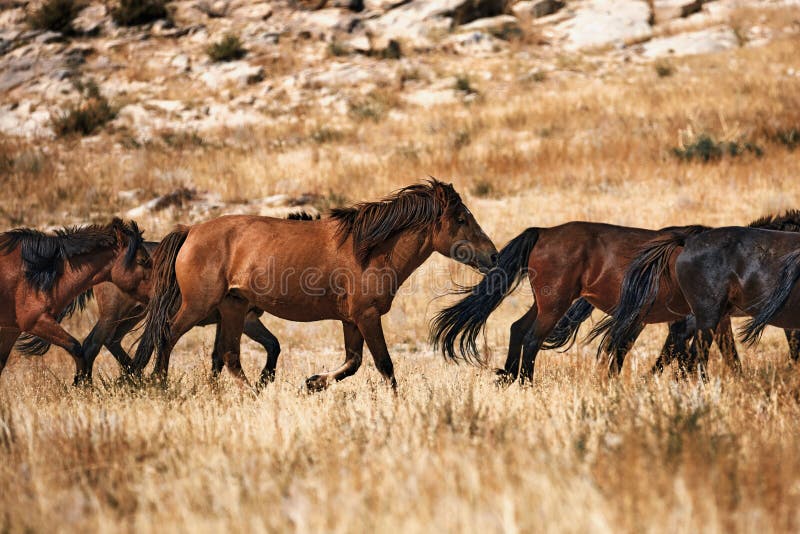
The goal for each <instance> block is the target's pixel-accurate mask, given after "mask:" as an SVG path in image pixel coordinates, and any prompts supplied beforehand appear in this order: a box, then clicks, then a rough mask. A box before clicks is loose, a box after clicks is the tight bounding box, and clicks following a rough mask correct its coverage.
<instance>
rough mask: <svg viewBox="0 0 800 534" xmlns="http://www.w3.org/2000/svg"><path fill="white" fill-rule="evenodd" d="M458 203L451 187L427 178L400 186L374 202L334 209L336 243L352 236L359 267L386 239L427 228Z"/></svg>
mask: <svg viewBox="0 0 800 534" xmlns="http://www.w3.org/2000/svg"><path fill="white" fill-rule="evenodd" d="M460 203H461V197H460V196H459V195H458V193H457V192H456V190H455V189H454V188H453V186H452V185H450V184H445V183H443V182H440V181H439V180H436V179H435V178H431V179H430V180H428V181H426V182H423V183H419V184H414V185H409V186H407V187H404V188H402V189H400V190H398V191H395V192H394V193H392V194H391V195H389V196H387V197H385V198H383V199H381V200H379V201H377V202H360V203H358V204H354V205H352V206H350V207H346V208H334V209H332V210H331V218H332V219H334V220H336V221H337V222H338V225H339V226H338V229H337V231H336V235H337V237H338V238H339V240H340V244H341V243H343V242H344V241H345V240H346V239H347V237H348V236H352V237H353V249H354V252H355V255H356V258H357V259H358V261H359V262H361V264H362V265H363V264H365V263H366V262H367V260H368V259H369V257H370V255H371V254H372V251H373V250H374V249H375V248H376V247H377V246H379V245H380V244H382V243H384V242H385V241H386V240H387V239H389V238H390V237H392V236H394V235H397V234H398V233H400V232H404V231H412V232H413V231H419V230H422V229H424V228H427V227H429V226H431V225H433V224H435V223H436V222H437V221H438V220H439V218H440V217H441V216H442V215H444V214H445V213H447V212H448V210H452V209H454V208H455V207H456V206H458V205H459V204H460Z"/></svg>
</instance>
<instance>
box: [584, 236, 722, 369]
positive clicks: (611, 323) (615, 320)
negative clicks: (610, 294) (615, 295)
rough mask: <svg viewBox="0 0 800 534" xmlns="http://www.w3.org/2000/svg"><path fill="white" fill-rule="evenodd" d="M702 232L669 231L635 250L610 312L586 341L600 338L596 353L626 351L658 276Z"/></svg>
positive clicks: (652, 300) (653, 297) (653, 294)
mask: <svg viewBox="0 0 800 534" xmlns="http://www.w3.org/2000/svg"><path fill="white" fill-rule="evenodd" d="M706 230H708V228H707V227H705V226H682V227H673V228H669V229H667V231H666V233H665V234H664V235H660V236H658V237H656V238H654V239H652V240H650V241H649V242H648V243H646V244H645V245H644V246H643V247H642V248H641V249H640V250H639V253H638V255H637V256H636V258H634V260H633V261H632V262H631V264H630V265H629V266H628V270H627V271H625V277H624V278H623V279H622V287H621V288H620V297H619V302H618V303H617V306H616V308H615V309H614V312H613V313H612V314H611V315H610V316H608V317H606V318H605V319H603V320H602V321H600V322H599V323H598V324H597V326H595V327H594V328H593V329H592V331H591V333H590V334H589V339H595V338H597V337H600V338H601V342H600V345H599V347H598V349H597V352H598V354H600V353H601V352H602V351H603V349H605V350H606V351H607V352H608V353H609V354H613V353H615V352H616V351H618V350H625V349H627V347H628V345H629V344H630V341H631V338H632V337H633V336H634V334H635V332H636V330H637V328H638V326H639V325H640V324H641V323H642V321H643V320H644V318H645V316H646V315H647V314H648V313H649V312H650V308H652V306H653V304H654V303H655V300H656V296H657V295H658V290H659V282H660V280H661V277H662V275H664V274H665V273H666V272H667V271H668V270H669V259H670V257H671V256H672V254H673V253H674V252H675V250H677V249H678V248H679V247H682V246H684V245H685V244H686V239H687V238H689V237H691V236H693V235H697V234H701V233H703V232H705V231H706Z"/></svg>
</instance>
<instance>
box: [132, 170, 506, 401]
mask: <svg viewBox="0 0 800 534" xmlns="http://www.w3.org/2000/svg"><path fill="white" fill-rule="evenodd" d="M434 252H439V253H440V254H443V255H445V256H448V257H451V258H453V259H456V260H458V261H460V262H462V263H465V264H468V265H471V266H473V267H475V268H478V269H481V270H484V271H488V270H489V269H490V268H491V267H492V266H493V265H494V261H495V257H496V254H497V250H496V249H495V247H494V245H493V244H492V242H491V240H490V239H489V238H488V237H487V236H486V234H485V233H484V232H483V230H482V229H481V228H480V226H479V225H478V223H477V222H476V221H475V219H474V218H473V216H472V214H471V213H470V211H469V210H468V209H467V207H466V206H465V205H464V204H463V202H462V201H461V198H460V197H459V195H458V193H456V191H455V189H453V186H452V185H449V184H444V183H442V182H439V181H437V180H431V181H430V182H428V183H424V184H418V185H412V186H409V187H406V188H404V189H401V190H400V191H398V192H396V193H394V194H393V195H391V196H389V197H388V198H386V199H384V200H381V201H379V202H365V203H361V204H356V205H355V206H353V207H349V208H341V209H335V210H333V212H332V214H331V217H330V218H325V219H322V220H319V221H311V222H297V221H287V220H282V219H273V218H269V217H251V216H229V217H220V218H218V219H214V220H211V221H208V222H206V223H203V224H198V225H196V226H193V227H191V228H189V227H183V228H179V229H177V230H176V231H175V232H173V233H172V234H170V235H169V236H167V238H165V239H164V241H162V243H161V245H160V246H159V248H158V250H157V251H156V252H155V254H154V262H155V273H154V280H155V286H154V292H153V298H152V300H151V301H150V304H149V305H148V307H147V320H146V326H145V330H144V334H143V336H142V340H141V342H140V344H139V347H138V349H137V351H136V357H135V359H134V363H133V367H134V370H136V371H141V370H142V369H143V368H144V366H145V365H146V364H147V362H148V360H149V358H150V355H151V353H152V351H153V350H154V349H156V350H157V351H158V357H157V361H156V366H155V370H154V373H156V374H158V375H161V376H166V374H167V368H168V365H169V355H170V353H171V351H172V348H173V347H174V345H175V343H176V342H177V341H178V340H179V339H180V338H181V336H183V335H184V334H185V333H186V332H187V331H188V330H189V329H190V328H192V327H193V326H194V325H196V324H197V323H198V322H199V321H201V320H202V319H203V318H205V317H207V316H208V315H209V313H211V312H212V311H213V310H215V309H216V310H218V311H219V314H220V330H219V336H218V338H217V343H216V349H218V350H219V353H220V354H222V355H223V359H224V361H225V364H226V365H227V366H228V368H229V370H231V372H233V373H234V374H235V375H236V376H238V377H239V378H241V379H242V380H244V381H246V378H245V376H244V373H243V372H242V369H241V364H240V362H239V341H240V337H241V334H242V327H243V323H244V317H245V315H246V313H247V311H248V310H249V309H250V308H252V307H256V308H259V309H261V310H264V311H266V312H267V313H270V314H272V315H275V316H277V317H281V318H283V319H288V320H291V321H319V320H325V319H333V320H338V321H341V322H342V325H343V328H344V338H345V349H346V356H345V362H344V363H343V364H342V365H341V366H340V367H339V368H338V369H336V370H335V371H332V372H329V373H324V374H320V375H314V376H312V377H310V378H308V379H307V380H306V385H307V387H308V388H309V389H312V390H317V389H322V388H325V387H326V386H328V385H329V384H330V383H331V382H333V381H336V380H342V379H343V378H345V377H347V376H350V375H352V374H353V373H355V372H356V370H357V369H358V368H359V366H360V365H361V354H362V350H363V346H364V342H365V341H366V343H367V346H368V347H369V350H370V352H371V353H372V357H373V359H374V361H375V366H376V367H377V368H378V371H379V372H380V373H381V375H382V376H383V377H384V378H385V379H386V380H387V382H389V383H390V384H391V385H392V386H393V387H396V381H395V377H394V366H393V364H392V360H391V358H390V357H389V351H388V350H387V348H386V341H385V340H384V336H383V328H382V326H381V317H382V316H383V315H384V314H385V313H386V312H388V311H389V308H390V307H391V305H392V301H393V299H394V297H395V294H396V293H397V290H398V289H399V287H400V285H401V284H402V283H403V282H404V281H405V280H406V279H407V278H408V277H409V276H410V275H411V273H412V272H413V271H414V270H415V269H417V267H419V266H420V265H422V263H423V262H424V261H425V260H426V259H427V258H428V257H429V256H430V255H431V254H432V253H434ZM178 299H180V302H181V304H180V308H179V309H178V312H177V313H176V314H174V315H172V314H171V310H172V309H173V306H174V304H175V303H176V302H177V301H178Z"/></svg>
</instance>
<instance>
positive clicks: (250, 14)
mask: <svg viewBox="0 0 800 534" xmlns="http://www.w3.org/2000/svg"><path fill="white" fill-rule="evenodd" d="M231 16H232V17H233V18H234V19H240V20H267V19H268V18H270V17H271V16H272V7H271V6H270V5H269V2H257V3H255V4H245V5H243V6H240V7H237V8H236V9H234V10H233V12H232V13H231Z"/></svg>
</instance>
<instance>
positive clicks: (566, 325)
mask: <svg viewBox="0 0 800 534" xmlns="http://www.w3.org/2000/svg"><path fill="white" fill-rule="evenodd" d="M748 227H750V228H761V229H763V230H779V231H782V232H800V211H798V210H789V211H787V212H785V213H783V214H780V215H767V216H765V217H761V218H760V219H756V220H755V221H753V222H751V223H750V224H749V225H748ZM673 236H674V237H675V238H676V239H678V240H681V239H682V237H681V235H680V234H673ZM659 244H661V245H667V246H668V243H665V242H664V241H663V240H659V239H657V241H656V243H654V246H656V247H657V246H659ZM649 246H650V245H649V244H645V245H644V246H643V250H642V252H644V250H645V249H647V248H648V247H649ZM636 263H637V262H636V261H634V263H633V264H632V267H631V268H630V269H629V272H631V273H632V274H631V276H641V274H638V275H637V274H635V273H636V268H635V267H633V265H636ZM653 280H654V281H657V280H658V278H654V279H653ZM627 283H628V282H626V281H623V293H626V290H625V289H624V288H625V287H626V285H627ZM676 286H677V281H675V282H673V283H672V287H676ZM593 310H594V306H592V305H591V304H590V303H589V302H587V301H586V300H585V299H583V298H580V299H578V300H576V301H575V302H574V303H573V304H572V306H571V307H570V309H569V311H567V314H566V315H565V316H564V317H562V318H561V320H560V321H559V322H558V324H557V325H556V328H555V330H554V331H553V333H552V334H551V335H550V337H549V338H548V340H547V341H546V342H545V344H544V346H543V347H542V348H545V349H547V348H561V347H564V346H567V345H569V344H571V342H574V340H575V339H576V337H577V334H578V328H579V327H580V325H581V323H582V322H583V321H585V320H586V319H588V318H589V316H590V315H591V313H592V311H593ZM625 313H629V312H626V311H624V310H623V309H622V308H621V307H620V306H619V304H618V306H617V308H616V309H615V311H614V314H615V315H616V314H625ZM612 322H613V319H611V320H608V321H603V322H602V323H601V324H600V325H599V326H598V327H597V328H595V330H594V332H593V334H592V335H590V337H592V336H598V335H604V334H605V332H606V331H607V330H609V329H610V327H611V325H612ZM729 325H730V318H728V317H724V318H723V319H722V325H721V328H720V329H718V332H719V335H718V339H717V341H718V344H719V345H720V347H721V350H722V351H723V356H724V357H725V362H726V363H728V364H729V365H731V368H732V369H733V370H734V371H739V370H741V362H740V360H739V355H738V353H737V351H736V344H735V341H734V337H733V332H732V330H731V328H730V326H729ZM617 327H618V326H617ZM695 329H696V321H695V317H694V316H689V317H686V318H685V319H681V320H680V321H675V322H672V323H670V325H669V334H668V335H667V339H666V341H665V342H664V348H663V349H662V350H661V353H660V355H659V357H658V359H657V360H656V362H655V364H654V365H653V368H652V372H653V373H660V372H662V371H663V370H664V368H665V367H666V366H667V365H669V364H670V363H671V362H672V360H674V359H678V360H680V361H685V359H686V358H687V357H688V349H689V347H688V343H689V342H690V341H691V339H692V336H693V335H694V332H695ZM634 330H635V329H634V328H631V325H628V330H627V331H622V332H618V333H615V334H613V335H609V337H614V336H616V337H615V338H614V339H613V340H611V341H610V342H608V343H606V344H603V343H601V344H600V347H601V348H604V349H606V350H611V351H618V352H621V351H624V350H625V347H624V346H622V341H628V344H627V346H628V347H629V346H630V344H631V343H632V342H631V341H630V337H631V336H633V332H634ZM785 334H786V339H787V341H788V343H789V356H790V358H791V359H792V361H798V359H800V331H797V330H786V331H785Z"/></svg>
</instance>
